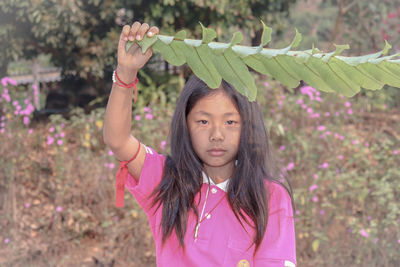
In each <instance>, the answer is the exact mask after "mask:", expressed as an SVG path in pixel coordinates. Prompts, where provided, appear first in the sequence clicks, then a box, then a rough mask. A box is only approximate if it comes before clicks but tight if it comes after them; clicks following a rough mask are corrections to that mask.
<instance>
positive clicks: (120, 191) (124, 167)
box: [115, 142, 140, 208]
mask: <svg viewBox="0 0 400 267" xmlns="http://www.w3.org/2000/svg"><path fill="white" fill-rule="evenodd" d="M139 151H140V142H139V147H138V149H137V151H136V153H135V155H134V156H133V157H132V158H131V159H130V160H128V161H121V162H120V163H119V169H118V171H117V174H116V176H115V178H116V179H115V188H116V195H115V206H116V207H119V208H122V207H124V191H125V184H126V179H127V175H128V163H129V162H131V161H133V160H135V159H136V157H137V156H138V155H139Z"/></svg>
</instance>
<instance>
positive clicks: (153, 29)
mask: <svg viewBox="0 0 400 267" xmlns="http://www.w3.org/2000/svg"><path fill="white" fill-rule="evenodd" d="M158 33H159V30H158V28H157V27H156V26H153V27H151V28H150V29H149V31H148V32H147V35H148V36H149V37H153V36H154V35H157V34H158Z"/></svg>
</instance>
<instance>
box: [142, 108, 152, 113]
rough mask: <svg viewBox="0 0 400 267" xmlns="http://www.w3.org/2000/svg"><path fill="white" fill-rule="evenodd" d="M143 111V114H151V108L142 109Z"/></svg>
mask: <svg viewBox="0 0 400 267" xmlns="http://www.w3.org/2000/svg"><path fill="white" fill-rule="evenodd" d="M143 111H144V112H148V113H151V108H149V107H144V108H143Z"/></svg>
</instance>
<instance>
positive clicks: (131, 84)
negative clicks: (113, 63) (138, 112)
mask: <svg viewBox="0 0 400 267" xmlns="http://www.w3.org/2000/svg"><path fill="white" fill-rule="evenodd" d="M115 78H116V79H115ZM138 82H139V79H138V77H136V79H135V81H134V82H132V83H129V84H127V83H124V82H123V81H122V80H121V79H120V78H119V76H118V73H117V70H114V72H113V83H115V84H116V85H118V86H120V87H124V88H128V89H130V88H132V87H135V99H134V102H135V103H136V100H137V87H136V84H137V83H138Z"/></svg>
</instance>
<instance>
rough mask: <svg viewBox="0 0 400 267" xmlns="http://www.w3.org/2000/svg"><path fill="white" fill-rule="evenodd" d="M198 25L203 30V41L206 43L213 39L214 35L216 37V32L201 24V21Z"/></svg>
mask: <svg viewBox="0 0 400 267" xmlns="http://www.w3.org/2000/svg"><path fill="white" fill-rule="evenodd" d="M200 25H201V29H202V31H203V43H205V44H208V43H209V42H211V41H212V40H214V39H215V37H217V33H216V32H215V31H214V30H213V29H210V28H206V27H204V26H203V24H201V22H200Z"/></svg>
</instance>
